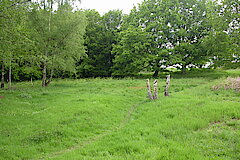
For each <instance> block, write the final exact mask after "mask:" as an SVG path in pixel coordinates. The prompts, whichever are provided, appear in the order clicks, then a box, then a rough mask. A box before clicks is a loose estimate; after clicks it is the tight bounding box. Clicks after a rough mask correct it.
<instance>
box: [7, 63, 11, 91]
mask: <svg viewBox="0 0 240 160" xmlns="http://www.w3.org/2000/svg"><path fill="white" fill-rule="evenodd" d="M11 63H12V62H11V59H10V65H9V74H8V89H11V88H12V64H11Z"/></svg>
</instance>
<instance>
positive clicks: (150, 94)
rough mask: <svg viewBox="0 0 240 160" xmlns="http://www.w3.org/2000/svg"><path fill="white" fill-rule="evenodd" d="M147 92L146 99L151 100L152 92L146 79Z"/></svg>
mask: <svg viewBox="0 0 240 160" xmlns="http://www.w3.org/2000/svg"><path fill="white" fill-rule="evenodd" d="M147 90H148V98H149V99H151V100H152V99H153V96H152V91H151V86H150V82H149V79H147Z"/></svg>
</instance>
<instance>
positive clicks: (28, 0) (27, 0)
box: [0, 0, 31, 13]
mask: <svg viewBox="0 0 240 160" xmlns="http://www.w3.org/2000/svg"><path fill="white" fill-rule="evenodd" d="M27 2H31V0H26V1H23V2H20V1H19V2H16V3H14V4H12V5H10V6H8V7H5V8H4V9H2V10H0V13H1V12H3V11H4V10H6V9H9V8H11V7H14V6H16V5H20V4H24V3H27Z"/></svg>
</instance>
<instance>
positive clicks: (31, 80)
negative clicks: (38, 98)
mask: <svg viewBox="0 0 240 160" xmlns="http://www.w3.org/2000/svg"><path fill="white" fill-rule="evenodd" d="M30 82H31V85H32V87H33V79H32V76H31V79H30Z"/></svg>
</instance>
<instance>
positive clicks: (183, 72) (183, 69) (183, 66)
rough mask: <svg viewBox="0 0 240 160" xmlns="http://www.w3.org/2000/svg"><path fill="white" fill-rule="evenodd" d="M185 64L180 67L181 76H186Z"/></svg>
mask: <svg viewBox="0 0 240 160" xmlns="http://www.w3.org/2000/svg"><path fill="white" fill-rule="evenodd" d="M186 67H187V66H186V64H183V65H182V74H186Z"/></svg>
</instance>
